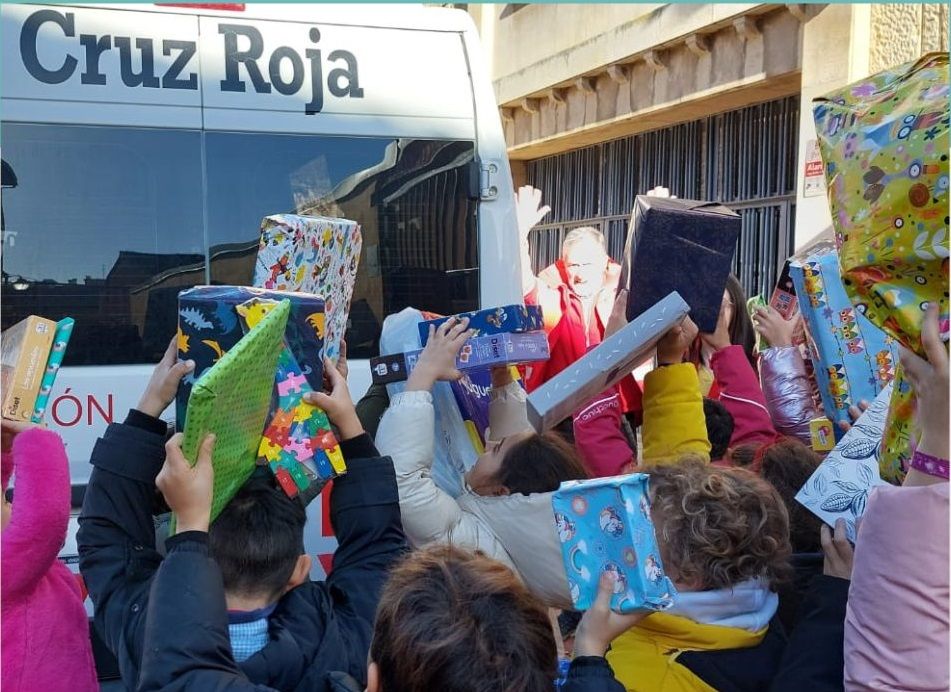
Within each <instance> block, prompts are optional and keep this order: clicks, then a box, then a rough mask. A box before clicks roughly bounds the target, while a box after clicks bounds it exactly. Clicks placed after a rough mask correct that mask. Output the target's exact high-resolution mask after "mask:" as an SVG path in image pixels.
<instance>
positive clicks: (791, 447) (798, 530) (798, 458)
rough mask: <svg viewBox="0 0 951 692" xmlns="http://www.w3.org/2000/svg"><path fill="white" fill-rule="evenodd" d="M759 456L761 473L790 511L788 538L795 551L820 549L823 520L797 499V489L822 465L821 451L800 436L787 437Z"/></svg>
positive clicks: (767, 446)
mask: <svg viewBox="0 0 951 692" xmlns="http://www.w3.org/2000/svg"><path fill="white" fill-rule="evenodd" d="M757 456H758V457H759V458H760V475H761V476H762V477H763V478H765V479H766V480H768V481H769V482H770V484H771V485H772V486H773V487H774V488H776V492H778V493H779V496H780V497H781V498H782V499H783V503H784V504H785V505H786V511H787V512H789V540H790V543H792V549H793V552H794V553H818V552H820V551H821V550H822V546H821V544H820V542H819V529H820V528H821V526H822V522H821V521H820V520H819V517H817V516H816V515H815V514H813V513H812V512H810V511H809V510H808V509H806V508H805V507H804V506H803V505H801V504H800V503H798V502H796V493H798V492H799V490H800V488H802V486H803V485H805V483H806V481H807V480H809V477H810V476H811V475H812V474H813V473H814V472H815V470H816V468H818V466H819V463H820V461H821V459H819V455H818V454H816V453H815V452H813V451H812V450H811V449H810V448H809V447H807V446H806V445H804V444H803V443H802V442H800V441H799V440H797V439H795V438H792V437H785V438H782V439H781V440H779V441H778V442H774V443H773V444H769V445H765V446H764V447H762V448H761V449H760V450H759V451H758V452H757Z"/></svg>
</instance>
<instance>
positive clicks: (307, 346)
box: [175, 286, 324, 430]
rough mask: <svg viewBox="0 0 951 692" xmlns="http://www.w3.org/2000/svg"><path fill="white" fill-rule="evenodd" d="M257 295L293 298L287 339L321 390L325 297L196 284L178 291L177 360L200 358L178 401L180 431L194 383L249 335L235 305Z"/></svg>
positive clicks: (265, 298)
mask: <svg viewBox="0 0 951 692" xmlns="http://www.w3.org/2000/svg"><path fill="white" fill-rule="evenodd" d="M254 298H257V299H259V300H262V301H280V300H285V299H287V300H290V301H291V314H290V318H289V319H288V320H287V329H286V331H285V333H284V340H285V342H286V343H287V346H288V347H289V348H290V350H291V353H293V355H294V358H295V359H296V360H297V362H298V363H299V364H300V367H301V369H302V370H303V375H304V377H306V378H307V382H308V384H310V386H311V387H312V388H313V389H315V390H317V391H322V389H323V376H324V371H323V364H322V363H321V360H320V349H321V348H322V347H323V343H324V301H323V299H322V298H320V297H319V296H315V295H311V294H309V293H294V292H291V291H269V290H265V289H262V288H251V287H248V286H196V287H195V288H191V289H188V290H187V291H182V292H181V293H179V294H178V358H179V360H193V361H195V369H194V371H192V372H191V373H190V374H189V375H188V376H186V377H185V379H183V380H182V384H181V386H180V387H179V389H178V396H177V398H176V401H175V424H176V428H177V429H178V430H183V429H184V426H185V410H186V406H187V404H188V397H189V395H190V394H191V390H192V385H194V384H195V382H197V381H198V379H199V378H200V377H201V376H202V374H203V373H204V372H205V371H206V370H208V369H209V368H210V367H211V366H212V365H214V364H215V363H217V362H218V360H219V359H220V358H221V356H223V355H224V354H225V353H227V352H228V350H229V349H231V348H232V347H233V346H234V345H235V344H237V343H238V341H240V340H241V337H242V336H244V330H243V328H242V325H241V320H240V319H239V318H238V313H237V311H236V309H235V308H237V306H238V305H241V304H242V303H246V302H248V301H250V300H252V299H254Z"/></svg>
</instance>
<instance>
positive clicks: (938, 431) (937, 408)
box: [901, 304, 949, 459]
mask: <svg viewBox="0 0 951 692" xmlns="http://www.w3.org/2000/svg"><path fill="white" fill-rule="evenodd" d="M921 346H922V348H923V349H924V352H925V355H926V356H927V360H925V359H924V358H921V357H919V356H918V355H916V354H915V353H912V352H911V351H909V350H908V349H905V348H902V349H901V364H902V368H903V369H904V371H905V376H906V377H907V378H908V382H909V383H910V384H911V386H912V389H913V390H914V392H915V396H916V397H917V398H918V410H917V414H916V415H917V418H918V426H919V428H920V429H921V441H920V442H919V443H918V449H920V450H921V452H922V453H923V454H930V455H931V456H934V457H938V458H939V459H947V458H948V452H949V449H948V347H947V346H946V345H945V344H944V343H942V341H941V336H940V333H939V329H938V306H937V305H935V304H931V305H929V306H928V310H927V311H926V312H925V319H924V323H923V324H922V326H921Z"/></svg>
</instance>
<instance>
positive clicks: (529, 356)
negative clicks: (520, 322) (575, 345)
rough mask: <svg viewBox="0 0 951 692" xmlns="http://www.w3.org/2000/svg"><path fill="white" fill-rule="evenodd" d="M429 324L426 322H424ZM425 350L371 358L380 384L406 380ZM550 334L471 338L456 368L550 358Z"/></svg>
mask: <svg viewBox="0 0 951 692" xmlns="http://www.w3.org/2000/svg"><path fill="white" fill-rule="evenodd" d="M420 324H425V323H420ZM422 353H423V352H422V350H420V349H417V350H415V351H410V352H409V353H395V354H392V355H388V356H377V357H376V358H371V359H370V372H371V374H372V376H373V382H375V383H376V384H390V383H392V382H402V381H403V380H405V379H407V378H408V377H409V374H410V373H411V372H412V371H413V368H415V367H416V363H417V362H418V361H419V357H420V355H422ZM550 356H551V353H550V351H549V349H548V335H547V334H545V332H528V333H526V334H488V335H485V336H474V337H472V338H471V339H468V340H467V341H466V343H465V344H464V345H463V346H462V350H461V351H459V355H458V356H457V357H456V369H458V370H459V371H461V372H464V373H470V372H477V371H480V370H490V369H492V368H495V367H498V366H500V365H518V364H521V363H535V362H538V361H541V360H548V358H549V357H550Z"/></svg>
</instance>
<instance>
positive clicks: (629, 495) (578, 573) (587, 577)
mask: <svg viewBox="0 0 951 692" xmlns="http://www.w3.org/2000/svg"><path fill="white" fill-rule="evenodd" d="M649 479H650V476H649V475H647V474H645V473H632V474H628V475H626V476H615V477H613V478H598V479H595V480H588V481H567V482H565V483H562V484H561V487H560V488H559V489H558V490H556V491H555V492H554V493H553V494H552V498H551V505H552V509H553V511H554V513H555V527H556V528H557V530H558V537H559V538H560V539H561V554H562V558H563V559H564V562H565V572H566V574H567V576H568V589H569V591H570V593H571V600H572V601H573V602H574V605H575V609H576V610H587V609H588V608H590V607H591V605H592V604H593V603H594V600H595V598H596V597H597V593H598V581H599V580H600V578H601V573H602V572H613V573H614V575H615V582H614V596H613V597H612V598H611V609H612V610H615V611H617V612H621V613H632V612H635V611H638V610H651V611H658V610H666V609H668V608H670V607H671V606H672V605H673V604H674V599H675V598H676V596H677V591H676V589H675V588H674V584H673V582H672V581H671V580H670V578H669V577H668V576H667V575H666V574H665V573H664V565H663V563H662V562H661V557H660V548H659V547H658V545H657V537H656V535H655V534H654V524H653V523H652V522H651V502H650V494H649V488H648V483H649Z"/></svg>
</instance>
